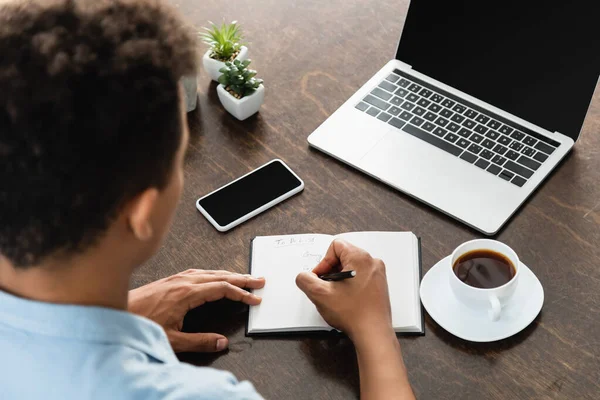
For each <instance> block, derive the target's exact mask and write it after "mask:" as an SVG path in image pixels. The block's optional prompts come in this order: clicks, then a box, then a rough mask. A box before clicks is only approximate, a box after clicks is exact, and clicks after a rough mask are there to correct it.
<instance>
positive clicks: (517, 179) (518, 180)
mask: <svg viewBox="0 0 600 400" xmlns="http://www.w3.org/2000/svg"><path fill="white" fill-rule="evenodd" d="M525 182H527V180H525V179H523V178H521V177H520V176H519V175H515V177H514V178H513V179H512V181H510V183H513V184H515V185H517V186H518V187H523V185H524V184H525Z"/></svg>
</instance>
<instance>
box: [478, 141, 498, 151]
mask: <svg viewBox="0 0 600 400" xmlns="http://www.w3.org/2000/svg"><path fill="white" fill-rule="evenodd" d="M495 144H496V142H494V141H492V140H490V139H485V140H484V141H483V142H481V145H482V146H483V147H485V148H486V149H493V148H494V145H495Z"/></svg>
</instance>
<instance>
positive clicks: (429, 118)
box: [423, 111, 437, 121]
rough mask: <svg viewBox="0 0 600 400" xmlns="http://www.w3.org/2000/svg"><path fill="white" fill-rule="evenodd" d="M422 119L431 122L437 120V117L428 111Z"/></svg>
mask: <svg viewBox="0 0 600 400" xmlns="http://www.w3.org/2000/svg"><path fill="white" fill-rule="evenodd" d="M423 118H425V119H426V120H428V121H433V120H434V119H436V118H437V115H435V114H434V113H432V112H431V111H428V112H427V113H426V114H425V115H423Z"/></svg>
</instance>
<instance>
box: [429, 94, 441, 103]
mask: <svg viewBox="0 0 600 400" xmlns="http://www.w3.org/2000/svg"><path fill="white" fill-rule="evenodd" d="M429 100H431V101H433V102H434V103H439V102H440V101H442V100H444V98H443V97H442V96H440V95H439V94H437V93H434V94H433V96H431V98H430V99H429Z"/></svg>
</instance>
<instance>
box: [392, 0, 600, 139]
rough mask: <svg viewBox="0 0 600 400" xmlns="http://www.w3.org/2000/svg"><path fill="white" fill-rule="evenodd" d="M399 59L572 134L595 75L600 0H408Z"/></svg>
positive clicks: (599, 64)
mask: <svg viewBox="0 0 600 400" xmlns="http://www.w3.org/2000/svg"><path fill="white" fill-rule="evenodd" d="M396 58H397V59H398V60H401V61H403V62H405V63H407V64H410V65H411V66H412V68H413V69H415V70H416V71H419V72H421V73H424V74H425V75H428V76H430V77H432V78H434V79H436V80H438V81H440V82H443V83H445V84H447V85H450V86H452V87H454V88H456V89H459V90H461V91H463V92H465V93H467V94H470V95H471V96H474V97H477V98H479V99H480V100H483V101H485V102H487V103H489V104H492V105H494V106H496V107H498V108H500V109H503V110H505V111H507V112H509V113H511V114H514V115H516V116H518V117H521V118H523V119H525V120H527V121H529V122H531V123H533V124H536V125H538V126H540V127H542V128H545V129H547V130H549V131H551V132H554V131H558V132H560V133H563V134H565V135H567V136H570V137H571V138H573V139H574V140H575V139H577V137H578V136H579V132H580V130H581V127H582V125H583V121H584V119H585V115H586V112H587V109H588V106H589V103H590V101H591V98H592V94H593V92H594V88H595V86H596V83H597V82H598V75H599V74H600V0H561V1H558V0H545V1H539V0H518V1H515V0H504V1H491V0H412V1H411V3H410V8H409V10H408V15H407V17H406V23H405V25H404V29H403V32H402V37H401V38H400V44H399V45H398V51H397V54H396Z"/></svg>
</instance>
